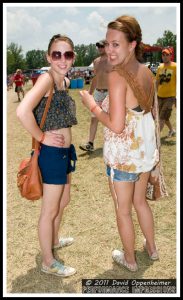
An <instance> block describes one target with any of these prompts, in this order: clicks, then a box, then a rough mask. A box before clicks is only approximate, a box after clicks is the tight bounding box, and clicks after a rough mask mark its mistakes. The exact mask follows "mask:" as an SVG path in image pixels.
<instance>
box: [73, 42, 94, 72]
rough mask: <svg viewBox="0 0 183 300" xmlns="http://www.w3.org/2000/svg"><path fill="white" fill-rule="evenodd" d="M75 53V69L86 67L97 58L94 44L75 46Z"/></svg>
mask: <svg viewBox="0 0 183 300" xmlns="http://www.w3.org/2000/svg"><path fill="white" fill-rule="evenodd" d="M75 52H76V60H75V64H74V65H75V66H76V67H81V66H88V65H90V64H91V62H92V61H93V60H94V59H95V58H96V57H97V56H98V53H97V50H96V46H95V45H94V44H89V45H84V44H82V45H76V46H75Z"/></svg>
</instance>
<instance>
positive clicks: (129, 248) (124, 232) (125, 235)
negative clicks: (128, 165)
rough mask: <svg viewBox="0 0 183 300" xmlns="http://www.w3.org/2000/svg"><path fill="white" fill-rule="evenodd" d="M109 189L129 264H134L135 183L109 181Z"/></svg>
mask: <svg viewBox="0 0 183 300" xmlns="http://www.w3.org/2000/svg"><path fill="white" fill-rule="evenodd" d="M109 187H110V190H111V194H112V197H113V200H114V204H115V210H116V220H117V226H118V231H119V235H120V238H121V241H122V244H123V247H124V252H125V259H126V261H127V263H129V264H134V263H135V262H136V261H135V253H134V246H135V233H134V226H133V221H132V215H131V211H132V199H133V191H134V183H133V182H122V181H120V182H114V183H113V184H112V182H111V179H109Z"/></svg>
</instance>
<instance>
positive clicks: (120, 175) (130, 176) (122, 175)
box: [106, 166, 140, 182]
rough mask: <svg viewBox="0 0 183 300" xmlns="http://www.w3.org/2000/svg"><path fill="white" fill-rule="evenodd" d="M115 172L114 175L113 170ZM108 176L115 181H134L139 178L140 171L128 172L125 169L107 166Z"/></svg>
mask: <svg viewBox="0 0 183 300" xmlns="http://www.w3.org/2000/svg"><path fill="white" fill-rule="evenodd" d="M112 171H113V172H114V173H113V176H112V175H111V172H112ZM106 174H107V176H109V177H111V178H112V180H113V181H126V182H134V181H137V180H138V179H139V175H140V174H139V173H128V172H124V171H120V170H117V169H112V170H111V167H109V166H107V169H106Z"/></svg>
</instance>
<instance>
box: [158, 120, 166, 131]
mask: <svg viewBox="0 0 183 300" xmlns="http://www.w3.org/2000/svg"><path fill="white" fill-rule="evenodd" d="M159 125H160V131H162V130H163V127H164V125H165V120H159Z"/></svg>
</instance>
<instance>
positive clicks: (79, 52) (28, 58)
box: [7, 30, 176, 74]
mask: <svg viewBox="0 0 183 300" xmlns="http://www.w3.org/2000/svg"><path fill="white" fill-rule="evenodd" d="M153 46H162V47H166V46H172V47H173V48H174V52H175V61H176V35H174V34H173V33H172V32H171V31H169V30H165V31H164V33H163V37H161V38H159V39H158V40H157V42H156V44H154V45H153ZM74 51H75V53H76V60H75V63H74V66H75V67H81V66H89V65H90V64H91V63H92V61H93V60H94V59H95V58H96V57H97V56H98V52H97V49H96V46H95V44H89V45H84V44H81V45H76V46H75V49H74ZM152 61H154V62H156V61H161V53H159V52H158V53H152ZM45 66H48V62H47V60H46V51H44V50H31V51H28V52H27V53H26V54H25V57H24V55H23V49H22V46H19V45H17V44H15V43H10V44H9V45H7V73H8V74H12V73H14V72H15V70H16V69H18V68H19V69H22V70H26V69H39V68H42V67H45Z"/></svg>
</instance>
